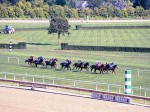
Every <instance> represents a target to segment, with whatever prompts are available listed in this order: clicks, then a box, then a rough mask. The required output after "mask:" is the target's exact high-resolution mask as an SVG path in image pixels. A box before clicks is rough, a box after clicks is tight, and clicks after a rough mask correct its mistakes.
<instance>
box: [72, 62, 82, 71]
mask: <svg viewBox="0 0 150 112" xmlns="http://www.w3.org/2000/svg"><path fill="white" fill-rule="evenodd" d="M81 65H82V62H81V63H74V64H73V69H74V68H76V69H78V70H79V69H80V68H81Z"/></svg>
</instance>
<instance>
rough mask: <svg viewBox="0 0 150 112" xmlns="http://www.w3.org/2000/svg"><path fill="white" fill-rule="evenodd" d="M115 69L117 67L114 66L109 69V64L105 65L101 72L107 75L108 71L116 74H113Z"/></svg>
mask: <svg viewBox="0 0 150 112" xmlns="http://www.w3.org/2000/svg"><path fill="white" fill-rule="evenodd" d="M116 68H118V66H117V65H116V64H115V65H113V66H112V67H110V66H109V64H106V65H105V66H104V69H103V71H107V73H108V71H112V73H115V74H116V72H115V69H116Z"/></svg>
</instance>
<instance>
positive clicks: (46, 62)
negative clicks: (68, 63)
mask: <svg viewBox="0 0 150 112" xmlns="http://www.w3.org/2000/svg"><path fill="white" fill-rule="evenodd" d="M57 61H58V60H57V59H56V58H55V59H54V60H53V61H52V62H50V61H45V66H46V67H47V66H48V65H49V66H50V67H51V68H55V69H56V68H57Z"/></svg>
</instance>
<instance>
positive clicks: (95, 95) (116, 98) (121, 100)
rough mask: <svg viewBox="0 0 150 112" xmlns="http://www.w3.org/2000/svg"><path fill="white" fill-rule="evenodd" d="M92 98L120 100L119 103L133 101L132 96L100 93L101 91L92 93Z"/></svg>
mask: <svg viewBox="0 0 150 112" xmlns="http://www.w3.org/2000/svg"><path fill="white" fill-rule="evenodd" d="M91 98H93V99H98V100H106V101H113V102H119V103H127V104H130V103H131V98H127V97H121V96H113V95H107V94H100V93H92V95H91Z"/></svg>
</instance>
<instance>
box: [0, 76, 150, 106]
mask: <svg viewBox="0 0 150 112" xmlns="http://www.w3.org/2000/svg"><path fill="white" fill-rule="evenodd" d="M0 81H1V82H11V83H17V85H18V86H28V87H31V89H35V88H45V89H46V88H47V87H55V88H61V89H67V90H75V91H79V93H80V92H81V91H82V92H88V93H90V94H91V96H92V93H97V94H99V93H100V94H103V95H111V96H117V97H128V98H132V99H138V100H144V105H146V106H149V105H147V103H146V102H147V101H150V97H142V96H135V95H125V94H120V93H113V92H106V91H99V90H92V89H85V88H75V87H69V86H62V85H52V84H43V83H35V82H27V81H18V80H8V79H0Z"/></svg>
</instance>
